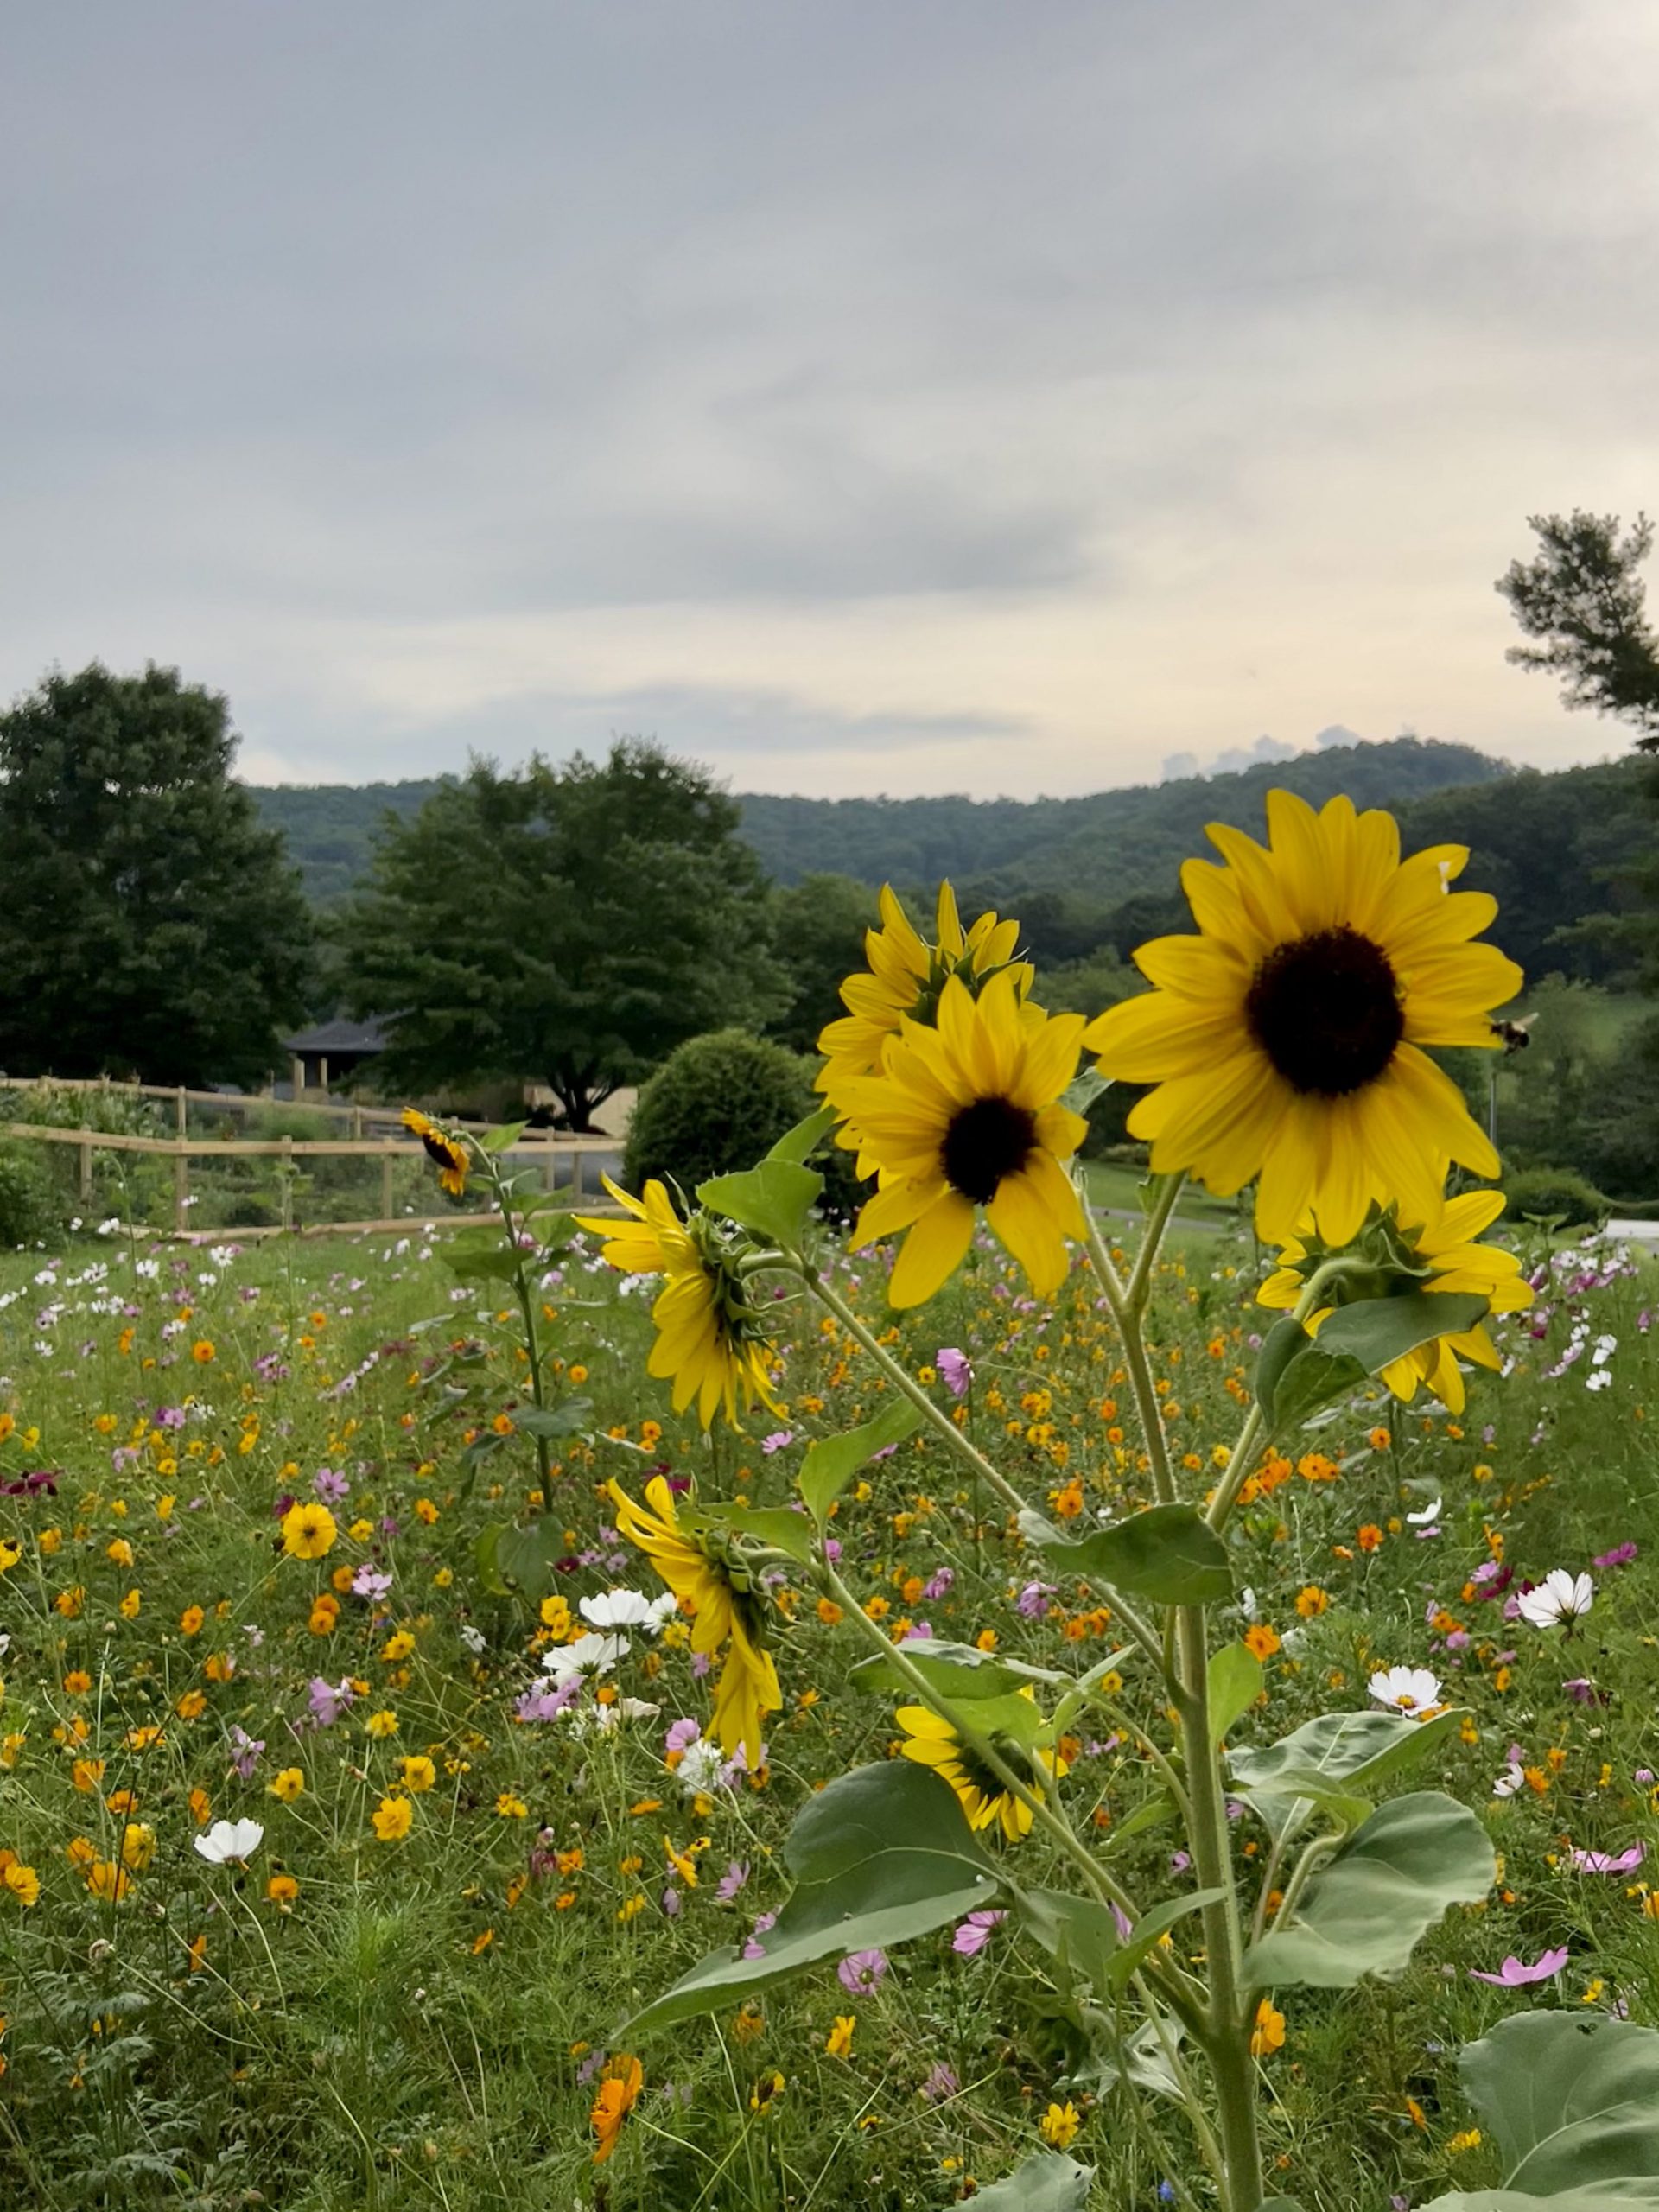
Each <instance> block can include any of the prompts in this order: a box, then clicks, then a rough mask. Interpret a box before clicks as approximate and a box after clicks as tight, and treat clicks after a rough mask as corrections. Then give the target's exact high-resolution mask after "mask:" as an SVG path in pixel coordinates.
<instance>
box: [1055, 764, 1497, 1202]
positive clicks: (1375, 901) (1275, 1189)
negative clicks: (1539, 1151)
mask: <svg viewBox="0 0 1659 2212" xmlns="http://www.w3.org/2000/svg"><path fill="white" fill-rule="evenodd" d="M1208 834H1209V836H1210V838H1211V842H1212V843H1213V844H1214V845H1215V846H1216V847H1217V849H1218V850H1219V852H1220V853H1221V855H1222V861H1223V865H1221V866H1219V867H1218V866H1217V864H1216V863H1215V862H1214V861H1188V862H1187V863H1186V865H1185V868H1183V869H1182V871H1181V883H1182V887H1183V888H1184V890H1185V893H1186V895H1187V898H1188V900H1189V901H1190V902H1191V905H1192V914H1193V918H1194V919H1195V920H1196V922H1197V923H1198V935H1197V936H1196V937H1162V938H1154V939H1153V941H1152V943H1151V944H1143V945H1142V946H1141V949H1140V950H1139V951H1138V952H1137V953H1136V954H1135V964H1136V966H1137V967H1138V968H1139V969H1141V973H1142V975H1144V976H1146V977H1147V980H1148V981H1149V982H1151V983H1152V984H1153V985H1154V989H1153V990H1152V991H1151V992H1149V993H1148V994H1147V995H1145V996H1143V997H1141V998H1134V999H1129V1000H1127V1001H1124V1003H1123V1004H1122V1005H1121V1006H1115V1007H1109V1009H1108V1010H1107V1011H1106V1013H1104V1014H1101V1015H1100V1016H1098V1017H1097V1019H1096V1020H1095V1021H1094V1022H1093V1023H1091V1024H1090V1028H1089V1031H1088V1033H1087V1035H1086V1037H1085V1039H1084V1044H1085V1046H1086V1047H1087V1049H1089V1050H1090V1051H1092V1052H1095V1053H1096V1055H1097V1060H1096V1065H1097V1066H1098V1068H1099V1071H1100V1072H1101V1074H1103V1075H1104V1076H1109V1077H1115V1078H1117V1079H1120V1080H1122V1081H1123V1082H1126V1083H1137V1084H1141V1083H1144V1084H1155V1085H1156V1088H1155V1089H1154V1090H1152V1091H1151V1092H1150V1093H1149V1094H1148V1096H1146V1097H1145V1098H1143V1099H1141V1101H1140V1103H1138V1104H1137V1105H1136V1106H1135V1109H1134V1111H1133V1112H1132V1113H1131V1115H1130V1116H1129V1121H1128V1128H1129V1133H1130V1135H1133V1136H1137V1137H1144V1138H1147V1139H1149V1140H1150V1141H1151V1145H1152V1166H1153V1171H1154V1173H1157V1174H1168V1173H1176V1172H1179V1171H1182V1170H1185V1171H1187V1172H1189V1173H1192V1174H1195V1175H1197V1176H1198V1177H1200V1178H1201V1179H1202V1180H1203V1181H1204V1182H1205V1183H1206V1184H1208V1185H1209V1186H1210V1188H1211V1190H1212V1191H1214V1192H1217V1194H1218V1195H1219V1196H1223V1197H1226V1196H1229V1195H1230V1193H1231V1192H1235V1191H1237V1190H1239V1189H1241V1188H1242V1187H1243V1185H1245V1184H1246V1183H1248V1182H1249V1180H1250V1179H1251V1178H1252V1177H1253V1176H1259V1177H1260V1184H1259V1187H1258V1190H1257V1193H1256V1223H1257V1225H1258V1227H1259V1229H1260V1230H1261V1232H1262V1235H1263V1236H1265V1237H1267V1238H1268V1240H1269V1241H1271V1242H1275V1243H1285V1242H1287V1240H1288V1239H1289V1238H1290V1237H1292V1236H1294V1235H1295V1233H1296V1230H1297V1227H1298V1224H1300V1222H1301V1221H1302V1220H1303V1218H1304V1217H1306V1215H1307V1214H1309V1213H1310V1212H1312V1213H1314V1214H1317V1215H1318V1217H1319V1224H1320V1227H1321V1230H1322V1231H1323V1232H1324V1233H1325V1235H1326V1236H1328V1237H1329V1238H1330V1239H1331V1240H1332V1243H1346V1242H1347V1241H1348V1239H1349V1238H1351V1236H1353V1235H1354V1234H1355V1232H1356V1231H1357V1230H1358V1228H1359V1226H1360V1224H1361V1223H1362V1222H1363V1219H1364V1217H1365V1210H1366V1207H1367V1205H1368V1204H1369V1203H1370V1201H1371V1200H1372V1199H1373V1198H1376V1199H1377V1200H1379V1201H1382V1202H1383V1203H1386V1202H1387V1201H1388V1200H1389V1199H1390V1198H1397V1199H1398V1200H1399V1201H1400V1203H1401V1205H1402V1207H1403V1208H1404V1210H1405V1211H1406V1213H1407V1214H1408V1216H1409V1217H1412V1218H1418V1217H1427V1212H1428V1211H1429V1209H1430V1208H1431V1207H1432V1206H1433V1204H1434V1202H1435V1200H1436V1199H1437V1198H1438V1197H1439V1195H1440V1188H1441V1185H1442V1184H1443V1182H1444V1179H1445V1163H1446V1160H1448V1159H1450V1160H1456V1161H1458V1162H1459V1163H1460V1164H1461V1165H1462V1166H1465V1167H1467V1168H1470V1169H1471V1170H1472V1171H1473V1173H1476V1174H1477V1175H1483V1176H1495V1175H1497V1173H1498V1161H1497V1154H1496V1153H1495V1152H1494V1151H1493V1149H1492V1147H1491V1144H1490V1143H1489V1142H1488V1141H1487V1140H1486V1138H1485V1136H1484V1135H1483V1134H1482V1132H1481V1130H1480V1129H1479V1128H1478V1127H1477V1126H1476V1124H1475V1122H1473V1120H1472V1119H1471V1116H1470V1113H1469V1109H1468V1108H1467V1106H1465V1103H1464V1101H1463V1096H1462V1094H1461V1093H1460V1092H1459V1090H1458V1088H1457V1085H1456V1084H1454V1083H1453V1082H1452V1079H1451V1077H1449V1076H1447V1075H1446V1074H1445V1073H1444V1072H1443V1071H1442V1070H1440V1068H1439V1067H1437V1066H1436V1065H1435V1064H1434V1062H1433V1060H1431V1059H1430V1058H1429V1057H1428V1055H1427V1052H1425V1051H1424V1050H1423V1049H1422V1048H1423V1047H1424V1046H1427V1045H1478V1046H1487V1047H1495V1046H1497V1043H1498V1042H1499V1039H1498V1038H1497V1035H1496V1033H1494V1031H1493V1028H1492V1026H1491V1019H1490V1017H1491V1011H1492V1009H1493V1008H1494V1007H1497V1006H1501V1005H1503V1003H1504V1001H1506V1000H1508V999H1510V998H1512V997H1513V996H1514V995H1515V994H1516V991H1518V990H1519V989H1520V988H1521V983H1522V974H1521V970H1520V969H1518V968H1517V967H1516V964H1515V963H1514V962H1513V961H1512V960H1509V959H1507V958H1505V957H1504V955H1503V953H1501V952H1500V951H1498V950H1497V947H1496V946H1494V945H1490V944H1473V943H1471V939H1472V938H1474V937H1475V936H1476V935H1477V934H1478V932H1479V931H1482V930H1484V929H1485V928H1486V927H1487V926H1488V925H1489V924H1490V923H1491V920H1492V918H1493V917H1494V915H1495V914H1496V913H1497V902H1496V901H1495V900H1494V899H1491V898H1490V897H1488V896H1487V894H1486V893H1484V892H1475V891H1452V889H1451V888H1450V885H1451V882H1452V879H1453V877H1455V876H1457V875H1458V874H1460V873H1461V871H1462V869H1463V868H1464V867H1465V863H1466V862H1467V861H1468V858H1469V851H1468V848H1467V847H1466V846H1464V845H1432V846H1429V847H1427V848H1426V849H1424V850H1423V851H1422V852H1420V853H1414V854H1412V855H1410V857H1409V858H1408V859H1407V860H1404V861H1402V859H1401V857H1400V833H1399V830H1398V828H1397V827H1396V825H1395V822H1394V819H1393V817H1391V816H1389V815H1387V814H1384V813H1382V812H1380V811H1376V810H1373V811H1370V812H1367V813H1364V814H1357V813H1356V812H1355V810H1354V806H1353V803H1352V801H1351V799H1347V798H1333V799H1332V801H1331V802H1330V804H1328V805H1327V806H1325V808H1324V809H1323V810H1321V811H1320V812H1319V813H1318V814H1315V813H1314V811H1313V808H1312V807H1310V806H1309V805H1307V804H1306V801H1304V800H1302V799H1300V798H1296V797H1295V795H1294V793H1293V792H1290V791H1270V792H1269V793H1268V844H1267V846H1266V847H1265V848H1263V847H1262V846H1261V845H1258V844H1257V843H1256V842H1255V840H1254V839H1253V838H1250V837H1247V836H1245V835H1244V834H1243V831H1242V830H1238V829H1229V828H1228V827H1226V826H1225V825H1224V824H1223V823H1212V824H1211V828H1210V830H1209V833H1208Z"/></svg>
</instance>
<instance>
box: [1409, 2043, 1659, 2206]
mask: <svg viewBox="0 0 1659 2212" xmlns="http://www.w3.org/2000/svg"><path fill="white" fill-rule="evenodd" d="M1458 2069H1459V2072H1460V2073H1461V2075H1463V2082H1464V2088H1465V2090H1466V2092H1467V2094H1468V2097H1469V2101H1470V2103H1471V2105H1473V2107H1475V2110H1476V2111H1477V2112H1478V2113H1479V2115H1480V2118H1481V2120H1482V2121H1483V2122H1484V2125H1485V2126H1486V2127H1487V2128H1489V2129H1490V2130H1491V2133H1492V2135H1493V2137H1494V2138H1495V2139H1496V2140H1497V2147H1498V2150H1499V2152H1501V2153H1502V2156H1503V2187H1502V2188H1501V2189H1497V2190H1476V2191H1475V2192H1474V2193H1473V2194H1472V2195H1471V2194H1467V2193H1464V2192H1459V2193H1458V2194H1456V2195H1454V2196H1437V2197H1436V2198H1435V2199H1434V2202H1433V2204H1431V2205H1429V2206H1427V2208H1426V2212H1532V2208H1535V2207H1537V2206H1540V2205H1547V2206H1549V2207H1552V2208H1553V2212H1635V2208H1637V2207H1638V2206H1652V2205H1659V2034H1656V2032H1655V2031H1654V2030H1653V2029H1651V2028H1643V2027H1637V2025H1636V2024H1635V2023H1634V2022H1633V2021H1630V2020H1615V2019H1609V2018H1607V2017H1606V2015H1605V2013H1604V2014H1598V2013H1593V2012H1592V2013H1589V2014H1587V2015H1586V2014H1584V2013H1575V2012H1517V2013H1516V2014H1515V2015H1514V2016H1513V2017H1512V2018H1510V2019H1507V2020H1500V2021H1499V2022H1498V2024H1497V2026H1496V2027H1495V2028H1493V2029H1492V2030H1491V2032H1490V2034H1487V2035H1484V2036H1483V2037H1481V2038H1480V2040H1479V2041H1478V2043H1471V2044H1465V2046H1464V2049H1463V2051H1462V2053H1461V2055H1460V2056H1459V2061H1458Z"/></svg>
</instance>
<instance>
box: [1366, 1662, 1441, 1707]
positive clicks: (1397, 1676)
mask: <svg viewBox="0 0 1659 2212" xmlns="http://www.w3.org/2000/svg"><path fill="white" fill-rule="evenodd" d="M1368 1687H1369V1688H1370V1693H1371V1695H1372V1696H1373V1697H1374V1698H1375V1699H1376V1701H1377V1703H1378V1704H1379V1705H1389V1706H1392V1707H1394V1710H1395V1712H1396V1713H1429V1712H1432V1711H1433V1708H1434V1707H1436V1706H1437V1705H1439V1703H1440V1677H1439V1675H1431V1674H1430V1673H1429V1671H1428V1669H1427V1667H1379V1668H1378V1669H1377V1670H1376V1674H1374V1675H1372V1676H1371V1679H1370V1684H1369V1685H1368Z"/></svg>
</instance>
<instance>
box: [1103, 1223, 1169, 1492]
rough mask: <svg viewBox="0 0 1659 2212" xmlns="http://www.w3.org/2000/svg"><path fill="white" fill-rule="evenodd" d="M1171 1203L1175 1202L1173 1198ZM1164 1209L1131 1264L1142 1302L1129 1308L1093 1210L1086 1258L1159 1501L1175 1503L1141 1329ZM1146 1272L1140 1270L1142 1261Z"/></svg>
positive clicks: (1126, 1293)
mask: <svg viewBox="0 0 1659 2212" xmlns="http://www.w3.org/2000/svg"><path fill="white" fill-rule="evenodd" d="M1170 1203H1171V1205H1173V1203H1174V1200H1173V1197H1172V1198H1171V1201H1170ZM1167 1220H1168V1209H1167V1208H1166V1209H1165V1211H1164V1214H1163V1216H1162V1217H1161V1218H1160V1219H1159V1220H1158V1221H1157V1222H1156V1223H1155V1224H1154V1220H1153V1219H1152V1218H1151V1217H1148V1219H1147V1236H1146V1243H1145V1244H1144V1245H1143V1246H1142V1248H1141V1256H1140V1259H1138V1260H1137V1261H1136V1262H1135V1272H1136V1274H1137V1275H1139V1276H1140V1277H1141V1292H1140V1294H1139V1295H1140V1299H1141V1305H1140V1306H1131V1305H1130V1304H1129V1297H1128V1291H1127V1290H1126V1289H1125V1287H1124V1286H1123V1284H1122V1281H1120V1280H1119V1278H1118V1273H1117V1269H1116V1268H1115V1267H1114V1266H1113V1265H1112V1255H1111V1254H1110V1253H1109V1251H1108V1250H1107V1249H1106V1240H1105V1238H1104V1237H1103V1236H1102V1235H1101V1233H1100V1224H1099V1222H1098V1221H1097V1220H1096V1218H1095V1215H1094V1212H1093V1210H1092V1209H1091V1208H1090V1207H1088V1206H1085V1207H1084V1222H1085V1223H1086V1224H1087V1230H1088V1238H1089V1256H1090V1259H1091V1260H1092V1261H1093V1262H1094V1263H1095V1273H1096V1275H1097V1276H1098V1277H1099V1279H1100V1281H1101V1283H1102V1285H1103V1287H1104V1289H1105V1293H1106V1302H1107V1304H1108V1305H1109V1306H1110V1307H1111V1309H1112V1319H1114V1320H1115V1321H1116V1324H1117V1332H1118V1340H1119V1342H1120V1343H1121V1344H1122V1347H1123V1365H1124V1368H1125V1370H1126V1371H1127V1372H1128V1378H1129V1389H1130V1390H1131V1391H1132V1392H1133V1393H1134V1395H1135V1412H1136V1413H1137V1414H1139V1416H1140V1420H1141V1435H1142V1436H1143V1438H1144V1439H1145V1440H1146V1446H1147V1460H1148V1462H1149V1463H1150V1465H1151V1468H1152V1487H1153V1492H1154V1496H1155V1497H1156V1498H1157V1500H1158V1503H1159V1504H1160V1505H1173V1503H1175V1482H1174V1478H1173V1475H1172V1474H1171V1472H1170V1465H1169V1446H1168V1444H1167V1442H1166V1439H1165V1436H1164V1417H1163V1414H1162V1412H1161V1410H1160V1407H1159V1404H1158V1393H1157V1390H1156V1389H1155V1388H1154V1384H1153V1379H1152V1366H1151V1363H1150V1362H1149V1361H1148V1359H1147V1345H1146V1339H1145V1338H1144V1337H1143V1336H1142V1335H1141V1310H1142V1308H1143V1307H1144V1305H1145V1301H1146V1295H1147V1292H1146V1285H1147V1283H1148V1282H1149V1281H1150V1276H1151V1262H1150V1261H1149V1260H1148V1259H1147V1254H1148V1253H1150V1252H1153V1251H1154V1250H1155V1248H1156V1244H1157V1243H1158V1242H1159V1241H1160V1240H1161V1238H1162V1235H1163V1230H1164V1225H1165V1224H1166V1222H1167ZM1143 1262H1145V1272H1144V1273H1142V1263H1143Z"/></svg>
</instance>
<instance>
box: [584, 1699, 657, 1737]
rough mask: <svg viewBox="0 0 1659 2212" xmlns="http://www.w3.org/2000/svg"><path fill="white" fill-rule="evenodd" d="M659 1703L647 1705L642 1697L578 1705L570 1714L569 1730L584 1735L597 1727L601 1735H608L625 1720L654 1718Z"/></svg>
mask: <svg viewBox="0 0 1659 2212" xmlns="http://www.w3.org/2000/svg"><path fill="white" fill-rule="evenodd" d="M662 1709H663V1708H662V1707H661V1706H660V1705H648V1704H647V1703H646V1702H645V1699H644V1698H639V1697H619V1698H613V1700H612V1701H611V1703H610V1704H609V1705H593V1706H582V1707H578V1708H577V1709H576V1710H575V1712H573V1713H571V1715H570V1732H571V1734H572V1735H573V1736H585V1735H587V1734H588V1732H589V1730H590V1729H595V1728H596V1729H597V1730H598V1731H599V1732H600V1734H601V1736H608V1735H609V1734H610V1732H611V1731H612V1729H613V1728H616V1727H620V1725H621V1724H622V1722H623V1721H625V1720H654V1719H656V1718H657V1716H658V1713H661V1711H662Z"/></svg>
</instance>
